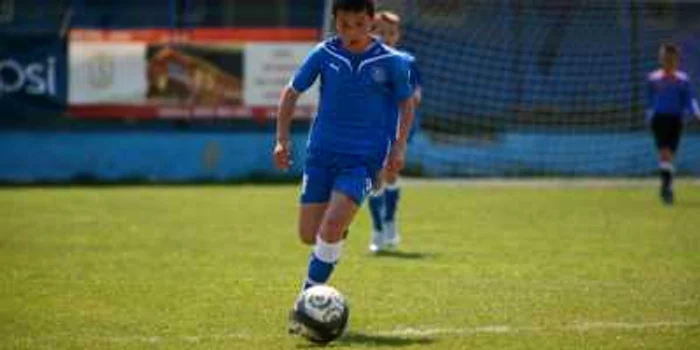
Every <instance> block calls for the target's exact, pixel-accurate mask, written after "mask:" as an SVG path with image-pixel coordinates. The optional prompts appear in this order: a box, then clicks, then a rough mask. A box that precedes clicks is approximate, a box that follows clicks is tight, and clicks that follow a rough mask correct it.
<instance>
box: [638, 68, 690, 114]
mask: <svg viewBox="0 0 700 350" xmlns="http://www.w3.org/2000/svg"><path fill="white" fill-rule="evenodd" d="M647 104H648V108H649V117H651V116H653V115H654V114H664V115H676V116H678V117H682V116H683V115H684V114H685V113H693V114H696V115H699V114H700V108H698V103H697V100H695V98H694V97H693V89H692V86H691V85H690V81H689V80H688V76H687V75H686V74H685V73H683V72H680V71H676V72H674V73H672V74H668V73H666V72H664V71H663V70H662V69H659V70H656V71H654V72H652V73H650V74H649V76H648V78H647Z"/></svg>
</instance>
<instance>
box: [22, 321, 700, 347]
mask: <svg viewBox="0 0 700 350" xmlns="http://www.w3.org/2000/svg"><path fill="white" fill-rule="evenodd" d="M693 327H700V321H658V322H640V323H634V322H603V321H582V322H576V323H572V324H568V325H561V326H547V327H527V326H523V327H516V326H508V325H488V326H477V327H437V328H431V327H426V326H416V327H397V328H394V329H392V330H384V331H382V330H380V331H369V332H365V331H361V332H362V333H365V334H368V335H375V336H384V337H404V338H412V337H413V338H421V337H430V336H441V335H442V336H470V335H478V334H506V335H512V334H518V333H520V334H522V333H531V334H532V333H551V332H576V333H585V332H593V331H621V332H624V331H645V330H651V329H664V328H666V329H669V328H676V329H677V328H693ZM284 336H286V334H285V335H282V333H281V332H280V333H273V334H270V335H268V336H264V335H253V334H250V333H229V334H200V335H180V336H178V335H172V336H160V335H114V336H85V337H83V336H80V335H77V337H78V338H89V339H90V340H93V341H95V340H96V341H100V342H105V343H114V344H153V345H157V344H168V343H188V344H197V343H200V342H206V341H225V340H232V339H236V340H252V339H254V338H271V337H272V338H279V337H284ZM57 337H58V336H52V337H49V338H51V339H54V340H55V339H56V338H57ZM71 337H76V335H65V337H64V336H60V338H71ZM42 340H47V339H42V337H38V338H35V339H32V341H39V342H40V341H42Z"/></svg>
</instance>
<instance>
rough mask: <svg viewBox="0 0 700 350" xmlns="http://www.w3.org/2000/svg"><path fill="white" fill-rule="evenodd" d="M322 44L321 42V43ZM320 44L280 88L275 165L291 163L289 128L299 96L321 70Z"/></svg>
mask: <svg viewBox="0 0 700 350" xmlns="http://www.w3.org/2000/svg"><path fill="white" fill-rule="evenodd" d="M321 45H322V44H321ZM321 45H319V46H317V47H316V48H315V49H314V50H313V51H311V53H310V54H309V55H308V56H307V57H306V59H305V60H304V62H303V63H302V64H301V66H300V67H299V69H298V70H297V72H296V73H295V74H294V76H293V77H292V80H291V81H290V82H289V84H288V85H287V86H286V87H285V88H284V90H282V96H281V97H280V102H279V105H278V109H277V132H276V135H275V148H274V150H273V152H272V155H273V159H274V162H275V166H276V167H277V168H278V169H282V170H287V169H289V166H290V165H291V164H292V162H291V158H290V150H291V146H292V145H291V138H290V135H289V128H290V125H291V124H292V117H293V116H294V109H295V108H296V105H297V101H298V100H299V96H301V94H302V93H304V91H306V90H307V89H308V88H310V87H311V85H313V83H314V81H316V78H318V75H319V74H320V72H321Z"/></svg>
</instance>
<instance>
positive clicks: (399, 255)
mask: <svg viewBox="0 0 700 350" xmlns="http://www.w3.org/2000/svg"><path fill="white" fill-rule="evenodd" d="M372 256H375V257H377V258H394V259H404V260H422V259H430V258H434V257H435V256H436V255H435V254H434V253H421V252H403V251H400V250H382V251H379V252H376V253H373V254H372Z"/></svg>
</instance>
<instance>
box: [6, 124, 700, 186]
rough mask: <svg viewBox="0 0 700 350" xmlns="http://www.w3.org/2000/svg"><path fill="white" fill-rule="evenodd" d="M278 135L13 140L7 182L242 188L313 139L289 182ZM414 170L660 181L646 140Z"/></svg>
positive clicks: (445, 157)
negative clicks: (654, 177) (227, 183)
mask: <svg viewBox="0 0 700 350" xmlns="http://www.w3.org/2000/svg"><path fill="white" fill-rule="evenodd" d="M273 140H274V137H273V134H272V133H167V132H127V133H125V132H103V133H74V132H39V133H37V132H4V133H0V150H2V151H0V181H2V182H33V181H69V180H75V179H99V180H101V181H117V180H150V181H158V182H161V181H190V180H235V179H259V178H260V177H263V176H284V175H286V176H299V174H300V171H301V164H302V162H303V154H304V152H303V150H304V143H305V140H306V135H304V134H303V133H297V134H295V136H294V143H295V146H296V147H295V149H294V152H295V154H294V158H295V160H296V163H295V165H294V168H293V169H292V171H291V172H290V173H289V174H284V173H281V172H278V171H277V170H275V169H274V168H273V166H272V161H271V157H270V154H271V149H272V145H273ZM699 155H700V135H697V134H694V135H686V137H685V138H684V140H683V144H682V148H681V150H680V158H679V159H678V168H679V170H680V171H681V172H683V173H693V174H697V175H700V156H699ZM409 156H410V157H409V158H410V162H411V163H412V165H413V166H419V167H420V168H422V169H423V171H424V172H425V173H426V174H427V175H430V176H455V175H477V176H482V175H483V176H504V175H513V174H516V173H517V174H521V175H527V174H548V175H569V174H573V175H586V176H593V175H615V176H622V175H628V176H629V175H650V174H653V173H654V172H655V169H656V161H655V155H654V149H653V144H652V141H651V138H650V137H649V136H648V135H647V134H646V133H636V134H589V135H571V134H533V133H523V134H504V135H500V136H499V137H497V138H495V139H493V140H486V141H484V140H482V141H476V140H474V141H470V142H466V143H462V144H459V145H444V144H438V143H435V142H433V141H431V140H430V139H428V138H427V137H426V136H425V135H422V134H419V135H417V137H416V140H415V141H414V143H413V144H412V145H411V149H410V155H409Z"/></svg>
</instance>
